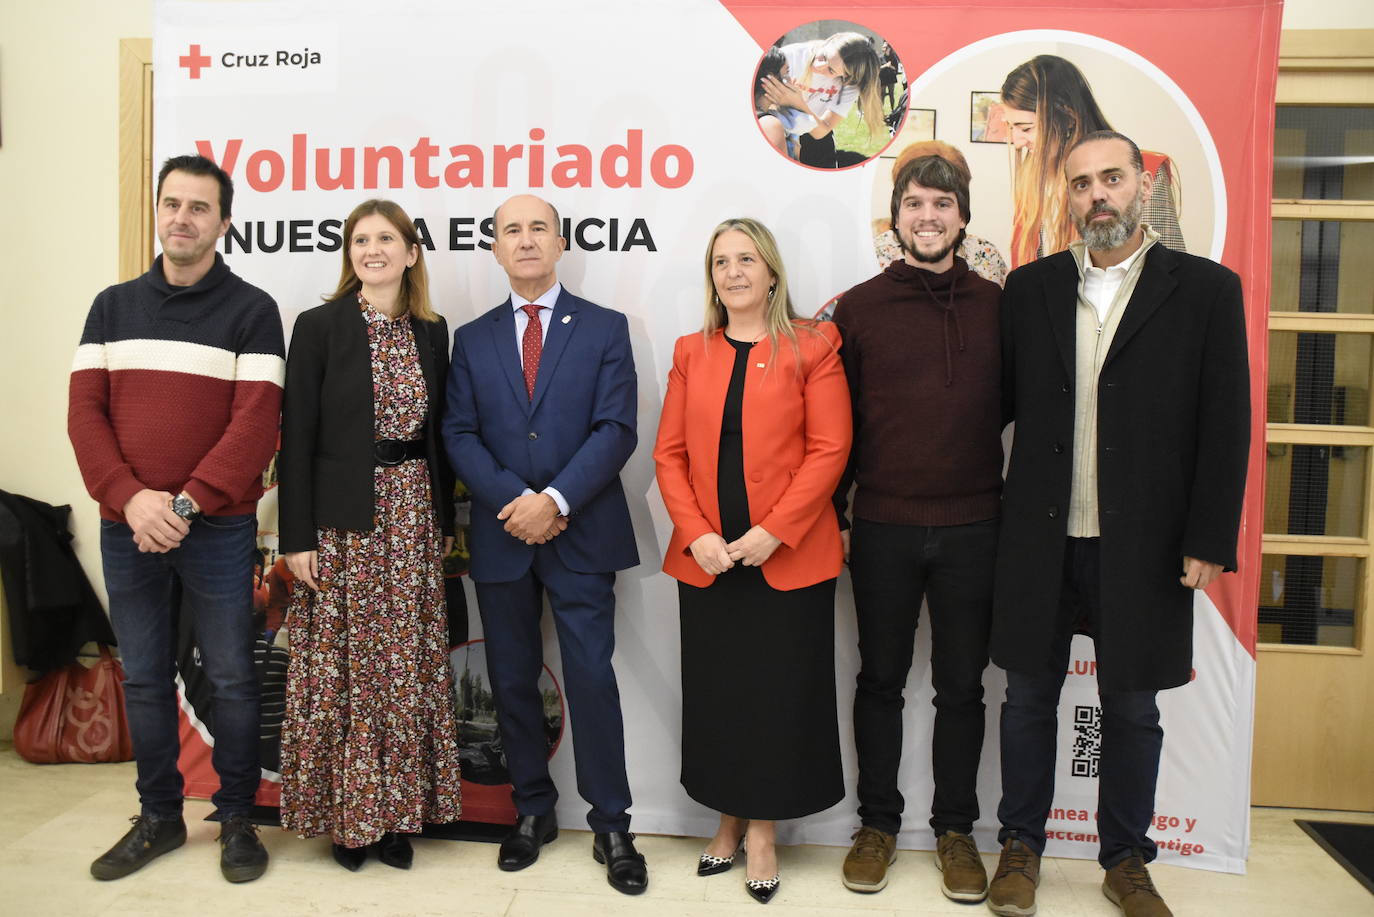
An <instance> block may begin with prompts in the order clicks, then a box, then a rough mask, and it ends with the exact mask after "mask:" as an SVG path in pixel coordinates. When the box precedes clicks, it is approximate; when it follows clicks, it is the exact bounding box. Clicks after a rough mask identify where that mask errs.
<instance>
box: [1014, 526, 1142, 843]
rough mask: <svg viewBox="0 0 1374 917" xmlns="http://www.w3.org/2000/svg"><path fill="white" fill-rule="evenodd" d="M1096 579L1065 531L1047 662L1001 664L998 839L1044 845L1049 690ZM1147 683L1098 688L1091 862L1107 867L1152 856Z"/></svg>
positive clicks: (1059, 678)
mask: <svg viewBox="0 0 1374 917" xmlns="http://www.w3.org/2000/svg"><path fill="white" fill-rule="evenodd" d="M1100 583H1101V573H1100V566H1099V563H1098V540H1097V539H1096V538H1070V539H1069V542H1068V547H1067V548H1066V550H1065V552H1064V585H1063V592H1062V596H1063V597H1062V599H1061V601H1060V604H1061V613H1060V620H1059V625H1058V627H1057V628H1056V632H1055V639H1054V644H1053V648H1052V650H1051V653H1050V656H1051V658H1050V660H1049V663H1048V665H1047V666H1046V668H1045V669H1043V670H1041V671H1039V672H1011V671H1009V672H1007V699H1006V702H1005V703H1004V704H1002V723H1001V741H1002V802H1001V804H1000V805H999V806H998V807H997V817H998V819H999V820H1000V821H1001V823H1002V829H1001V831H1000V832H999V833H998V835H997V840H998V842H999V843H1004V842H1006V841H1007V840H1008V839H1009V838H1017V839H1019V840H1020V841H1021V842H1022V843H1023V844H1025V845H1026V846H1027V847H1029V848H1030V849H1031V850H1034V851H1035V852H1036V853H1037V854H1041V853H1044V851H1045V822H1046V820H1047V818H1048V816H1049V811H1050V806H1051V804H1052V803H1053V800H1054V766H1055V757H1056V752H1057V751H1058V727H1059V720H1058V714H1059V692H1060V690H1061V689H1062V688H1063V687H1064V676H1065V674H1066V673H1067V672H1068V664H1069V644H1070V642H1071V641H1072V640H1073V634H1074V630H1075V627H1076V626H1077V625H1080V624H1086V625H1087V626H1088V629H1089V631H1090V632H1093V633H1095V632H1097V630H1098V627H1097V620H1098V616H1099V615H1100V614H1101V604H1100V601H1099V593H1100V588H1099V587H1100ZM1155 693H1156V692H1154V691H1106V692H1100V694H1099V698H1100V701H1101V704H1102V746H1101V755H1100V757H1099V759H1098V780H1097V836H1098V845H1099V846H1098V854H1097V860H1098V862H1099V863H1101V864H1102V866H1103V868H1104V869H1110V868H1112V867H1113V866H1115V865H1116V864H1117V863H1120V862H1121V861H1122V860H1124V859H1126V858H1127V857H1130V856H1132V855H1139V856H1141V857H1142V858H1143V859H1144V860H1145V862H1147V863H1148V862H1150V861H1152V860H1153V859H1154V858H1155V852H1156V848H1155V842H1154V841H1152V840H1150V838H1149V837H1148V836H1147V834H1146V832H1147V831H1148V830H1149V828H1150V823H1151V821H1152V820H1153V818H1154V811H1155V782H1156V780H1157V779H1158V777H1159V755H1160V751H1161V750H1162V749H1163V747H1164V730H1163V729H1162V728H1161V727H1160V725H1159V706H1158V704H1157V703H1156V702H1155Z"/></svg>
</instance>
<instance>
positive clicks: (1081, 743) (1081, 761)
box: [1071, 707, 1102, 777]
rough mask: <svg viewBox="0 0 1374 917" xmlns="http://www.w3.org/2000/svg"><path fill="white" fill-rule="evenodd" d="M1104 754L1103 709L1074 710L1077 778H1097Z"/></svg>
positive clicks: (1077, 708) (1074, 750) (1084, 708)
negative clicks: (1098, 760) (1098, 761)
mask: <svg viewBox="0 0 1374 917" xmlns="http://www.w3.org/2000/svg"><path fill="white" fill-rule="evenodd" d="M1101 754H1102V708H1101V707H1074V708H1073V770H1072V771H1071V773H1072V774H1073V776H1075V777H1096V776H1097V759H1098V758H1099V757H1100V756H1101Z"/></svg>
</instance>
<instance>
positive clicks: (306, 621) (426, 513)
mask: <svg viewBox="0 0 1374 917" xmlns="http://www.w3.org/2000/svg"><path fill="white" fill-rule="evenodd" d="M343 239H344V245H343V271H342V273H341V275H340V278H339V285H338V289H336V290H335V291H334V294H333V295H332V296H330V297H328V301H327V302H326V303H325V304H324V305H322V306H317V307H316V308H314V309H311V310H309V311H307V312H304V313H302V314H301V316H300V317H299V318H298V319H297V320H296V325H295V329H294V331H293V332H292V335H291V350H290V354H289V356H288V358H287V364H286V398H285V404H284V409H283V417H282V445H281V457H280V460H279V476H280V478H279V480H280V494H281V496H280V507H281V510H280V521H281V526H280V527H281V536H280V545H279V547H280V550H281V551H282V553H283V554H285V556H286V563H287V566H288V567H289V568H290V570H291V572H292V574H294V576H295V578H296V585H295V587H294V589H293V592H292V596H291V603H290V608H289V611H288V615H287V621H288V625H289V628H288V633H289V634H290V644H291V664H290V669H289V672H288V676H287V696H286V720H285V723H284V724H283V726H282V755H281V757H282V802H281V817H282V826H283V827H285V828H289V829H291V830H294V831H296V832H297V833H299V834H300V835H301V836H302V837H313V836H315V835H319V834H326V833H327V834H330V835H331V837H332V839H333V842H334V848H333V849H334V859H335V860H337V861H338V862H339V864H340V865H342V866H344V867H345V868H347V869H350V870H357V869H359V868H360V867H361V866H362V865H363V862H364V861H365V860H366V858H367V849H368V847H369V846H371V845H376V847H377V852H378V855H379V857H380V859H381V860H382V862H384V863H387V864H389V865H391V866H396V867H399V868H402V869H406V868H409V866H410V863H411V858H412V851H411V847H410V843H409V841H408V840H407V839H406V837H405V835H406V834H414V833H418V832H419V831H420V830H421V828H422V827H423V825H424V823H425V822H451V821H457V820H458V817H459V806H460V793H459V776H458V744H457V730H456V724H455V720H454V711H453V702H452V696H453V676H452V671H451V669H450V667H449V658H448V636H447V634H448V631H447V621H446V614H445V608H444V590H443V569H442V558H443V555H444V554H445V553H447V549H448V546H449V544H450V543H451V540H452V534H453V500H452V497H453V473H452V471H451V470H450V469H449V466H448V462H447V460H446V458H445V456H444V450H443V447H442V443H441V442H440V438H439V429H438V428H439V422H440V419H441V418H442V416H443V406H444V405H443V398H444V387H445V381H446V377H447V375H448V327H447V325H446V324H445V322H444V320H443V318H441V317H440V316H438V315H437V314H435V312H434V310H433V308H432V307H431V306H430V302H429V288H428V280H427V276H426V273H425V264H424V254H423V250H422V248H421V246H420V244H419V238H418V236H417V234H416V231H415V226H414V224H413V223H412V222H411V220H410V218H409V217H408V216H406V214H405V211H403V210H402V209H401V208H400V207H399V206H397V205H396V204H394V203H392V202H390V201H378V200H372V201H366V202H365V203H363V204H360V205H359V206H358V207H357V208H356V209H354V211H353V212H352V213H351V214H349V216H348V220H347V222H345V224H344V231H343Z"/></svg>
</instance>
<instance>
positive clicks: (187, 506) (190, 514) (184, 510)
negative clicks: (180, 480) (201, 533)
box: [172, 494, 200, 522]
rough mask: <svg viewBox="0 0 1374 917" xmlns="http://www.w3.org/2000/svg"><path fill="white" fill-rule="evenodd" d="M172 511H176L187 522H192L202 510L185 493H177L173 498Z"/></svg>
mask: <svg viewBox="0 0 1374 917" xmlns="http://www.w3.org/2000/svg"><path fill="white" fill-rule="evenodd" d="M172 512H174V513H176V514H177V515H178V516H180V517H181V518H183V519H185V520H186V521H187V522H190V521H191V520H192V519H194V518H196V517H197V516H199V515H200V511H199V510H197V509H196V507H195V504H193V503H192V502H191V498H190V497H188V496H186V495H185V494H177V495H176V496H175V497H173V498H172Z"/></svg>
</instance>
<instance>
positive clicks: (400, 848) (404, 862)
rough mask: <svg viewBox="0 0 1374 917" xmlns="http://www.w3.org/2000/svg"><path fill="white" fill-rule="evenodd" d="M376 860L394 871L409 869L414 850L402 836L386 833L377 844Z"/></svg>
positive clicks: (413, 858) (413, 860)
mask: <svg viewBox="0 0 1374 917" xmlns="http://www.w3.org/2000/svg"><path fill="white" fill-rule="evenodd" d="M377 859H379V860H381V861H382V862H383V863H385V864H386V865H388V866H393V867H395V868H396V869H409V868H410V864H411V863H413V862H415V850H414V848H412V847H411V846H410V841H409V840H408V839H407V838H406V836H405V835H404V834H396V833H394V832H392V831H388V832H387V833H386V834H383V835H382V839H381V840H380V841H378V842H377Z"/></svg>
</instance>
